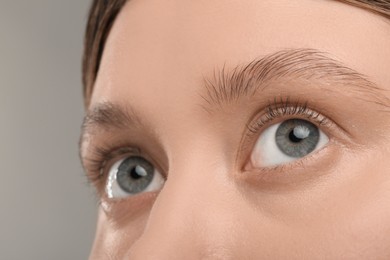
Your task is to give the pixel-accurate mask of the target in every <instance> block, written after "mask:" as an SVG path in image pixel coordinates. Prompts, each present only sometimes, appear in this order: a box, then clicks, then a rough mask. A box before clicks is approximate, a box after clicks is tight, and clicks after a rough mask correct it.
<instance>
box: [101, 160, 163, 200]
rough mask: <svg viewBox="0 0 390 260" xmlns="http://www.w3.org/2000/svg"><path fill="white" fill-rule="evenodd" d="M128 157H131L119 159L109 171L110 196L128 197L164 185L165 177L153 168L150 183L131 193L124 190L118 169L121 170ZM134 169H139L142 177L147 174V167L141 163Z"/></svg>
mask: <svg viewBox="0 0 390 260" xmlns="http://www.w3.org/2000/svg"><path fill="white" fill-rule="evenodd" d="M127 159H129V157H127V158H123V159H121V160H119V161H117V162H116V163H114V164H113V165H112V166H111V168H110V170H109V172H108V179H107V182H106V193H107V196H108V197H109V198H126V197H130V196H134V195H136V194H139V193H143V192H152V191H157V190H160V189H161V188H162V187H163V185H164V182H165V180H164V177H163V176H162V175H161V173H160V172H159V171H158V170H156V169H155V168H153V177H152V179H151V180H150V182H149V183H148V185H147V186H146V187H144V188H143V189H142V191H139V192H134V193H130V192H128V191H126V190H124V189H123V188H122V187H121V185H120V184H119V183H118V181H120V180H119V179H118V171H119V167H120V166H121V165H122V163H123V162H124V161H125V160H127ZM134 169H136V170H137V172H138V174H139V176H140V178H141V177H145V176H146V175H147V172H146V171H145V169H143V168H142V167H141V166H139V165H135V167H134Z"/></svg>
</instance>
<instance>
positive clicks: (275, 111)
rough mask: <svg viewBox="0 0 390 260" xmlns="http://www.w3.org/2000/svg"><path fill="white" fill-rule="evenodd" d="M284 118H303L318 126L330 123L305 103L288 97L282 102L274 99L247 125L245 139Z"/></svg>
mask: <svg viewBox="0 0 390 260" xmlns="http://www.w3.org/2000/svg"><path fill="white" fill-rule="evenodd" d="M285 116H290V117H291V116H299V117H303V118H305V119H308V120H311V121H314V123H315V124H317V125H319V126H326V125H329V124H330V123H331V121H330V120H329V119H328V118H327V117H325V116H324V115H322V114H320V113H319V112H316V111H315V110H312V109H310V108H309V106H308V102H307V101H306V102H301V101H299V100H298V101H296V102H292V101H291V100H290V98H289V97H287V98H286V99H285V100H283V98H280V99H279V100H278V99H276V98H275V99H274V100H273V101H269V102H268V106H267V107H266V108H265V113H263V114H262V115H261V116H260V117H258V118H257V119H256V120H252V121H251V122H250V123H249V124H247V129H248V131H247V137H249V138H250V137H253V135H258V134H259V133H260V132H261V130H262V129H263V127H264V126H266V125H268V124H269V123H270V122H272V121H274V120H277V119H279V118H282V117H285Z"/></svg>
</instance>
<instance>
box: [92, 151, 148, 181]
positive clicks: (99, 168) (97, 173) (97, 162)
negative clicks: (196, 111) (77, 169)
mask: <svg viewBox="0 0 390 260" xmlns="http://www.w3.org/2000/svg"><path fill="white" fill-rule="evenodd" d="M124 155H134V156H135V155H141V150H140V149H139V148H138V147H134V146H132V145H127V144H121V145H118V146H115V147H112V146H111V145H102V146H98V147H94V148H93V157H90V158H87V159H86V161H87V162H88V167H87V168H88V169H87V173H88V175H89V178H88V179H89V182H90V183H91V184H95V183H97V182H99V181H100V180H101V179H102V178H103V177H104V176H105V172H104V171H105V169H106V168H107V167H108V163H109V162H110V161H112V160H113V159H116V158H118V157H123V156H124Z"/></svg>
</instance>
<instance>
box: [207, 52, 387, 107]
mask: <svg viewBox="0 0 390 260" xmlns="http://www.w3.org/2000/svg"><path fill="white" fill-rule="evenodd" d="M297 79H300V80H305V81H308V82H316V83H318V82H320V83H322V84H324V85H327V89H328V90H331V91H341V92H345V91H349V90H350V91H351V93H352V92H353V93H355V95H354V96H355V97H356V98H357V99H360V100H364V101H367V102H372V103H376V104H378V105H380V106H384V107H386V109H389V107H390V101H389V99H388V98H386V97H385V96H384V95H383V91H385V90H384V89H381V88H380V87H378V86H377V84H375V83H374V82H373V81H371V80H369V77H368V76H366V75H363V74H361V73H359V72H357V71H355V70H353V69H351V68H349V67H347V66H345V65H343V64H342V63H341V62H339V61H337V60H335V59H333V58H330V56H329V55H328V54H326V53H325V52H322V51H319V50H316V49H287V50H282V51H278V52H276V53H272V54H270V55H267V56H265V57H262V58H259V59H255V60H253V61H252V62H250V63H248V64H244V65H239V66H236V67H234V68H233V69H228V68H227V67H226V64H225V65H224V66H223V67H222V69H220V70H214V73H213V75H211V77H203V80H204V85H205V90H206V91H205V92H203V93H202V94H200V95H201V97H202V99H203V100H204V101H205V104H202V106H203V107H204V108H205V109H206V110H207V111H210V110H212V109H213V108H214V107H216V106H217V107H218V106H222V105H224V104H230V103H233V102H236V101H238V100H240V99H242V98H243V97H248V96H253V95H255V94H256V93H259V92H263V91H266V89H267V88H269V87H272V83H273V82H277V81H278V80H282V81H284V82H286V81H287V80H297ZM340 85H342V86H343V88H338V87H337V86H340ZM204 93H205V94H204Z"/></svg>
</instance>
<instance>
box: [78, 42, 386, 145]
mask: <svg viewBox="0 0 390 260" xmlns="http://www.w3.org/2000/svg"><path fill="white" fill-rule="evenodd" d="M286 78H287V79H290V78H291V79H297V78H299V79H305V80H309V81H310V80H319V81H326V82H327V83H336V84H342V85H345V86H347V88H349V90H350V91H353V92H355V94H357V95H355V96H356V98H358V99H360V100H364V101H367V102H371V103H375V104H378V105H380V106H383V107H385V108H386V110H385V111H386V112H390V101H389V99H388V98H386V97H385V96H384V95H383V94H381V91H384V90H383V89H381V88H379V87H378V86H377V85H376V84H375V83H373V82H372V81H370V80H369V79H368V77H367V76H366V75H363V74H361V73H358V72H357V71H355V70H353V69H351V68H348V67H347V66H345V65H343V64H342V63H340V62H339V61H337V60H335V59H332V58H330V57H329V56H328V55H327V54H326V53H324V52H321V51H319V50H316V49H287V50H282V51H278V52H275V53H273V54H270V55H266V56H264V57H262V58H260V59H255V60H253V61H252V62H249V63H248V64H246V65H239V66H236V67H234V68H233V69H232V70H229V69H227V68H226V65H224V66H223V68H222V69H221V70H214V73H213V75H212V77H210V78H207V77H203V81H204V87H205V90H206V91H205V93H206V94H205V95H201V98H202V99H203V100H204V101H205V105H203V107H204V108H205V109H206V110H207V111H210V109H211V108H213V107H215V106H218V105H219V106H221V105H223V104H229V103H233V102H235V101H238V100H239V99H241V98H243V97H245V96H253V95H255V94H256V93H258V92H259V91H260V92H261V91H264V90H266V88H269V87H272V84H270V83H272V82H273V81H276V80H278V79H283V80H284V79H286ZM332 85H333V84H332ZM332 88H334V86H332ZM327 89H330V88H327ZM344 90H345V89H344V88H343V89H342V90H341V91H344ZM141 126H146V124H145V122H144V121H143V120H142V117H141V116H140V115H139V114H138V113H137V112H136V110H135V109H134V108H132V107H131V106H130V105H128V104H126V105H120V104H114V103H111V102H103V103H100V104H97V105H96V106H95V107H94V108H93V109H91V110H90V111H89V112H87V115H86V116H85V118H84V121H83V124H82V133H81V138H80V147H81V146H82V143H83V140H84V138H85V136H86V135H87V134H90V133H93V131H94V130H99V129H105V130H111V129H129V128H134V127H141Z"/></svg>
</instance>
